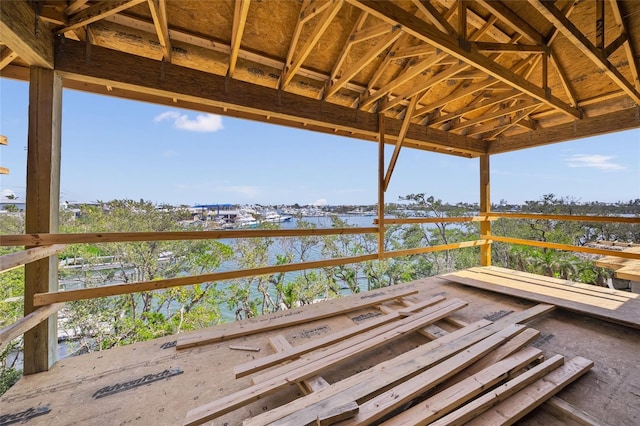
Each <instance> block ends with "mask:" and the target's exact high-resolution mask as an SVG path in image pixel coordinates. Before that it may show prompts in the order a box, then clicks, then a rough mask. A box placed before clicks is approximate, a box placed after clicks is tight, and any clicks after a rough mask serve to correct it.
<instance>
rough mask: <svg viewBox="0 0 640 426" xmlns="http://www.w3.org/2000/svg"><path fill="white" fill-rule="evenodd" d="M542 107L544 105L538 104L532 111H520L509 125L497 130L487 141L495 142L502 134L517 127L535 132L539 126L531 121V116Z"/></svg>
mask: <svg viewBox="0 0 640 426" xmlns="http://www.w3.org/2000/svg"><path fill="white" fill-rule="evenodd" d="M541 106H542V104H538V105H536V106H533V107H531V108H530V109H527V110H525V111H520V112H519V113H517V114H516V115H515V117H513V118H511V122H510V123H509V124H508V125H506V126H504V127H502V128H500V129H497V130H495V131H494V132H493V133H492V134H491V135H490V136H488V137H487V138H486V139H487V140H495V139H496V138H497V137H498V136H500V135H501V134H502V133H504V132H506V131H507V130H508V129H510V128H512V127H515V126H521V127H525V128H526V129H528V130H535V129H536V128H537V125H536V123H535V122H534V121H531V118H530V116H531V114H533V113H534V112H535V111H536V110H537V109H538V108H540V107H541Z"/></svg>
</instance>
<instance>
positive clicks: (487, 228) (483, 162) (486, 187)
mask: <svg viewBox="0 0 640 426" xmlns="http://www.w3.org/2000/svg"><path fill="white" fill-rule="evenodd" d="M490 180H491V179H490V173H489V155H481V156H480V214H481V215H482V214H485V213H489V212H490V211H491V195H490ZM480 235H491V221H490V220H489V219H488V218H485V220H483V221H482V222H480ZM480 264H481V265H482V266H491V244H486V245H483V246H481V247H480Z"/></svg>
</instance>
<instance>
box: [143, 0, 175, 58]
mask: <svg viewBox="0 0 640 426" xmlns="http://www.w3.org/2000/svg"><path fill="white" fill-rule="evenodd" d="M147 3H149V10H150V11H151V17H152V19H153V25H154V26H155V28H156V33H157V34H158V40H159V41H160V46H162V52H163V54H164V59H165V60H166V61H167V62H171V40H170V39H169V23H168V20H167V4H166V0H148V1H147Z"/></svg>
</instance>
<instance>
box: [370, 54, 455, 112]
mask: <svg viewBox="0 0 640 426" xmlns="http://www.w3.org/2000/svg"><path fill="white" fill-rule="evenodd" d="M447 56H448V55H447V54H446V53H442V52H441V53H438V54H436V55H433V56H430V57H428V58H425V59H423V60H422V61H420V62H418V63H417V64H415V65H413V66H412V67H410V68H408V69H406V70H405V71H404V73H402V74H401V75H399V76H398V77H396V78H395V79H393V80H391V81H390V82H389V83H387V84H385V85H384V86H382V87H381V88H380V89H378V90H376V91H375V92H374V93H373V94H370V95H367V96H363V97H362V98H361V99H360V108H362V109H366V108H367V107H369V106H370V105H372V104H373V103H374V102H376V101H377V100H378V99H380V98H382V97H383V96H386V95H387V94H389V93H391V91H392V90H393V89H395V88H396V87H398V86H401V85H402V84H404V83H406V82H407V81H409V80H411V79H413V78H415V77H416V76H418V75H420V74H421V73H423V72H424V71H425V70H426V69H427V68H430V67H432V66H434V65H435V64H437V63H438V62H440V61H441V60H442V59H444V58H446V57H447Z"/></svg>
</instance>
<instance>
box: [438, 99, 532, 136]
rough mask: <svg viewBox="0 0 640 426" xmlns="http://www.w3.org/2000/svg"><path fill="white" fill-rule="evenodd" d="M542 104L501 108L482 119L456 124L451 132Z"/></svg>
mask: <svg viewBox="0 0 640 426" xmlns="http://www.w3.org/2000/svg"><path fill="white" fill-rule="evenodd" d="M539 103H540V102H539V101H531V100H530V101H525V102H520V103H518V104H516V106H512V107H509V108H500V109H498V110H497V111H495V112H491V113H484V114H482V115H481V116H480V117H477V118H473V119H471V120H467V121H464V122H461V123H459V124H455V125H453V126H451V128H450V129H449V130H461V129H465V128H467V127H471V126H475V125H476V124H480V123H484V122H487V121H491V120H493V119H495V118H499V117H503V116H505V115H509V114H513V113H514V112H520V111H523V110H526V109H528V108H531V107H532V106H535V105H538V104H539Z"/></svg>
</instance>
